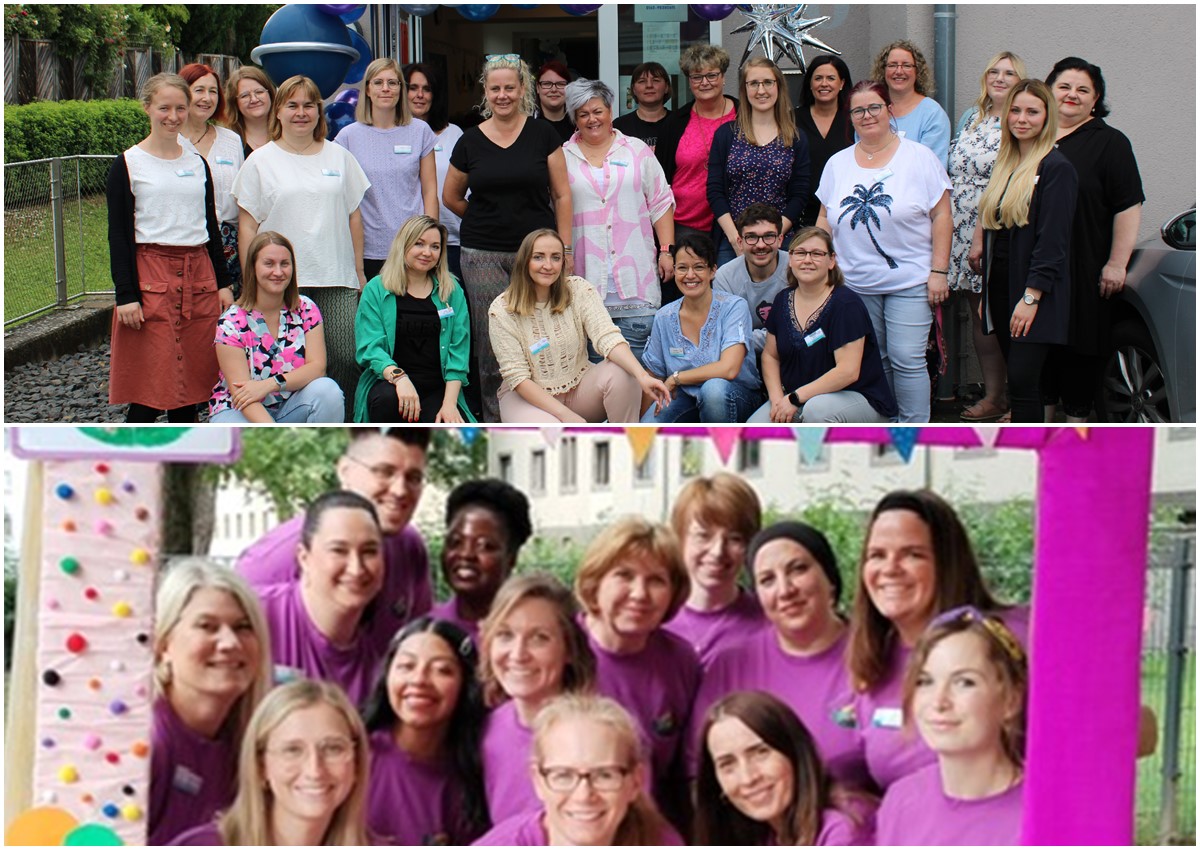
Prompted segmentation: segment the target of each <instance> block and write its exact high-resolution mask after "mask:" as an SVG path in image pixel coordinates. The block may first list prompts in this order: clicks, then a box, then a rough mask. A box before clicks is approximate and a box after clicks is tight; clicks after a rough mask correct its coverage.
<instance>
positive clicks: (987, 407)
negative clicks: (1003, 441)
mask: <svg viewBox="0 0 1200 850" xmlns="http://www.w3.org/2000/svg"><path fill="white" fill-rule="evenodd" d="M1007 413H1008V411H1007V410H1005V409H1004V408H1003V407H1001V406H1000V405H998V404H995V403H994V402H990V401H988V400H987V399H986V398H981V399H980V400H979V401H977V402H975V403H974V404H972V405H971V406H970V407H964V408H963V409H962V412H960V413H959V415H958V418H959V419H961V420H963V421H964V422H992V421H994V420H997V419H1000V418H1001V417H1002V416H1005V415H1006V414H1007Z"/></svg>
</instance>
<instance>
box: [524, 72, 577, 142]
mask: <svg viewBox="0 0 1200 850" xmlns="http://www.w3.org/2000/svg"><path fill="white" fill-rule="evenodd" d="M535 79H536V89H537V110H536V111H535V112H534V113H533V117H534V118H541V119H542V120H543V121H547V122H549V123H550V124H551V126H553V127H554V129H555V130H557V131H558V135H559V136H560V137H562V140H563V144H566V143H567V141H568V140H569V139H570V138H571V136H572V135H574V133H575V123H574V122H573V121H572V120H571V119H570V117H569V116H568V115H567V83H569V82H571V72H570V70H569V69H568V68H567V66H566V65H564V64H563V63H562V62H559V61H558V60H557V59H551V60H550V61H549V62H547V63H546V64H544V65H543V66H542V67H540V68H538V71H537V77H536V78H535Z"/></svg>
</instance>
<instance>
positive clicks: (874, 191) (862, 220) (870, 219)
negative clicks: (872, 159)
mask: <svg viewBox="0 0 1200 850" xmlns="http://www.w3.org/2000/svg"><path fill="white" fill-rule="evenodd" d="M842 206H843V207H845V208H846V209H845V210H843V211H842V214H841V215H840V216H838V223H839V224H840V223H841V221H842V219H843V218H845V217H846V215H847V214H848V213H854V215H853V217H852V218H851V219H850V229H851V230H853V229H854V228H856V227H858V225H859V224H862V225H863V226H864V227H865V228H866V229H867V235H868V236H870V237H871V244H872V245H874V246H875V250H876V251H878V252H879V256H881V257H883V258H884V259H885V260H887V264H888V268H889V269H894V268H898V266H897V265H896V261H895V260H893V259H892V258H891V257H889V256H888V255H887V254H886V253H884V250H883V249H882V248H880V247H879V243H878V242H877V241H875V234H874V233H872V232H871V225H872V224H874V225H875V227H877V228H881V229H882V225H881V223H880V221H879V216H878V215H877V214H876V213H875V210H873V209H872V207H883V208H884V209H885V210H887V212H888V215H891V214H892V196H891V195H885V194H884V193H883V181H882V180H880V181H877V182H875V183H873V184H872V185H871V188H870V189H868V188H866V187H865V186H863V185H862V184H861V183H859V184H858V185H857V186H855V187H854V192H853V193H852V194H850V195H848V196H847V197H845V198H842Z"/></svg>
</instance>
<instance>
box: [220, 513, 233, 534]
mask: <svg viewBox="0 0 1200 850" xmlns="http://www.w3.org/2000/svg"><path fill="white" fill-rule="evenodd" d="M221 525H222V527H223V528H224V529H225V533H224V535H222V536H223V537H224V538H225V539H226V540H228V539H229V538H230V536H231V535H230V534H229V514H225V516H223V517H221Z"/></svg>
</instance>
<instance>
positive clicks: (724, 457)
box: [708, 428, 742, 463]
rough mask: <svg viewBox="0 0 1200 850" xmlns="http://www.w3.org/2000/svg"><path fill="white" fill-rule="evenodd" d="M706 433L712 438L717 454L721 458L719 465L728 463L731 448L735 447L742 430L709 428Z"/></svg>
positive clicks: (731, 451)
mask: <svg viewBox="0 0 1200 850" xmlns="http://www.w3.org/2000/svg"><path fill="white" fill-rule="evenodd" d="M708 433H709V436H711V437H712V441H713V445H714V446H716V447H717V454H718V455H720V456H721V463H729V458H730V456H731V455H732V454H733V448H734V446H736V445H737V443H738V438H740V437H741V436H742V429H741V428H709V429H708Z"/></svg>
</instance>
